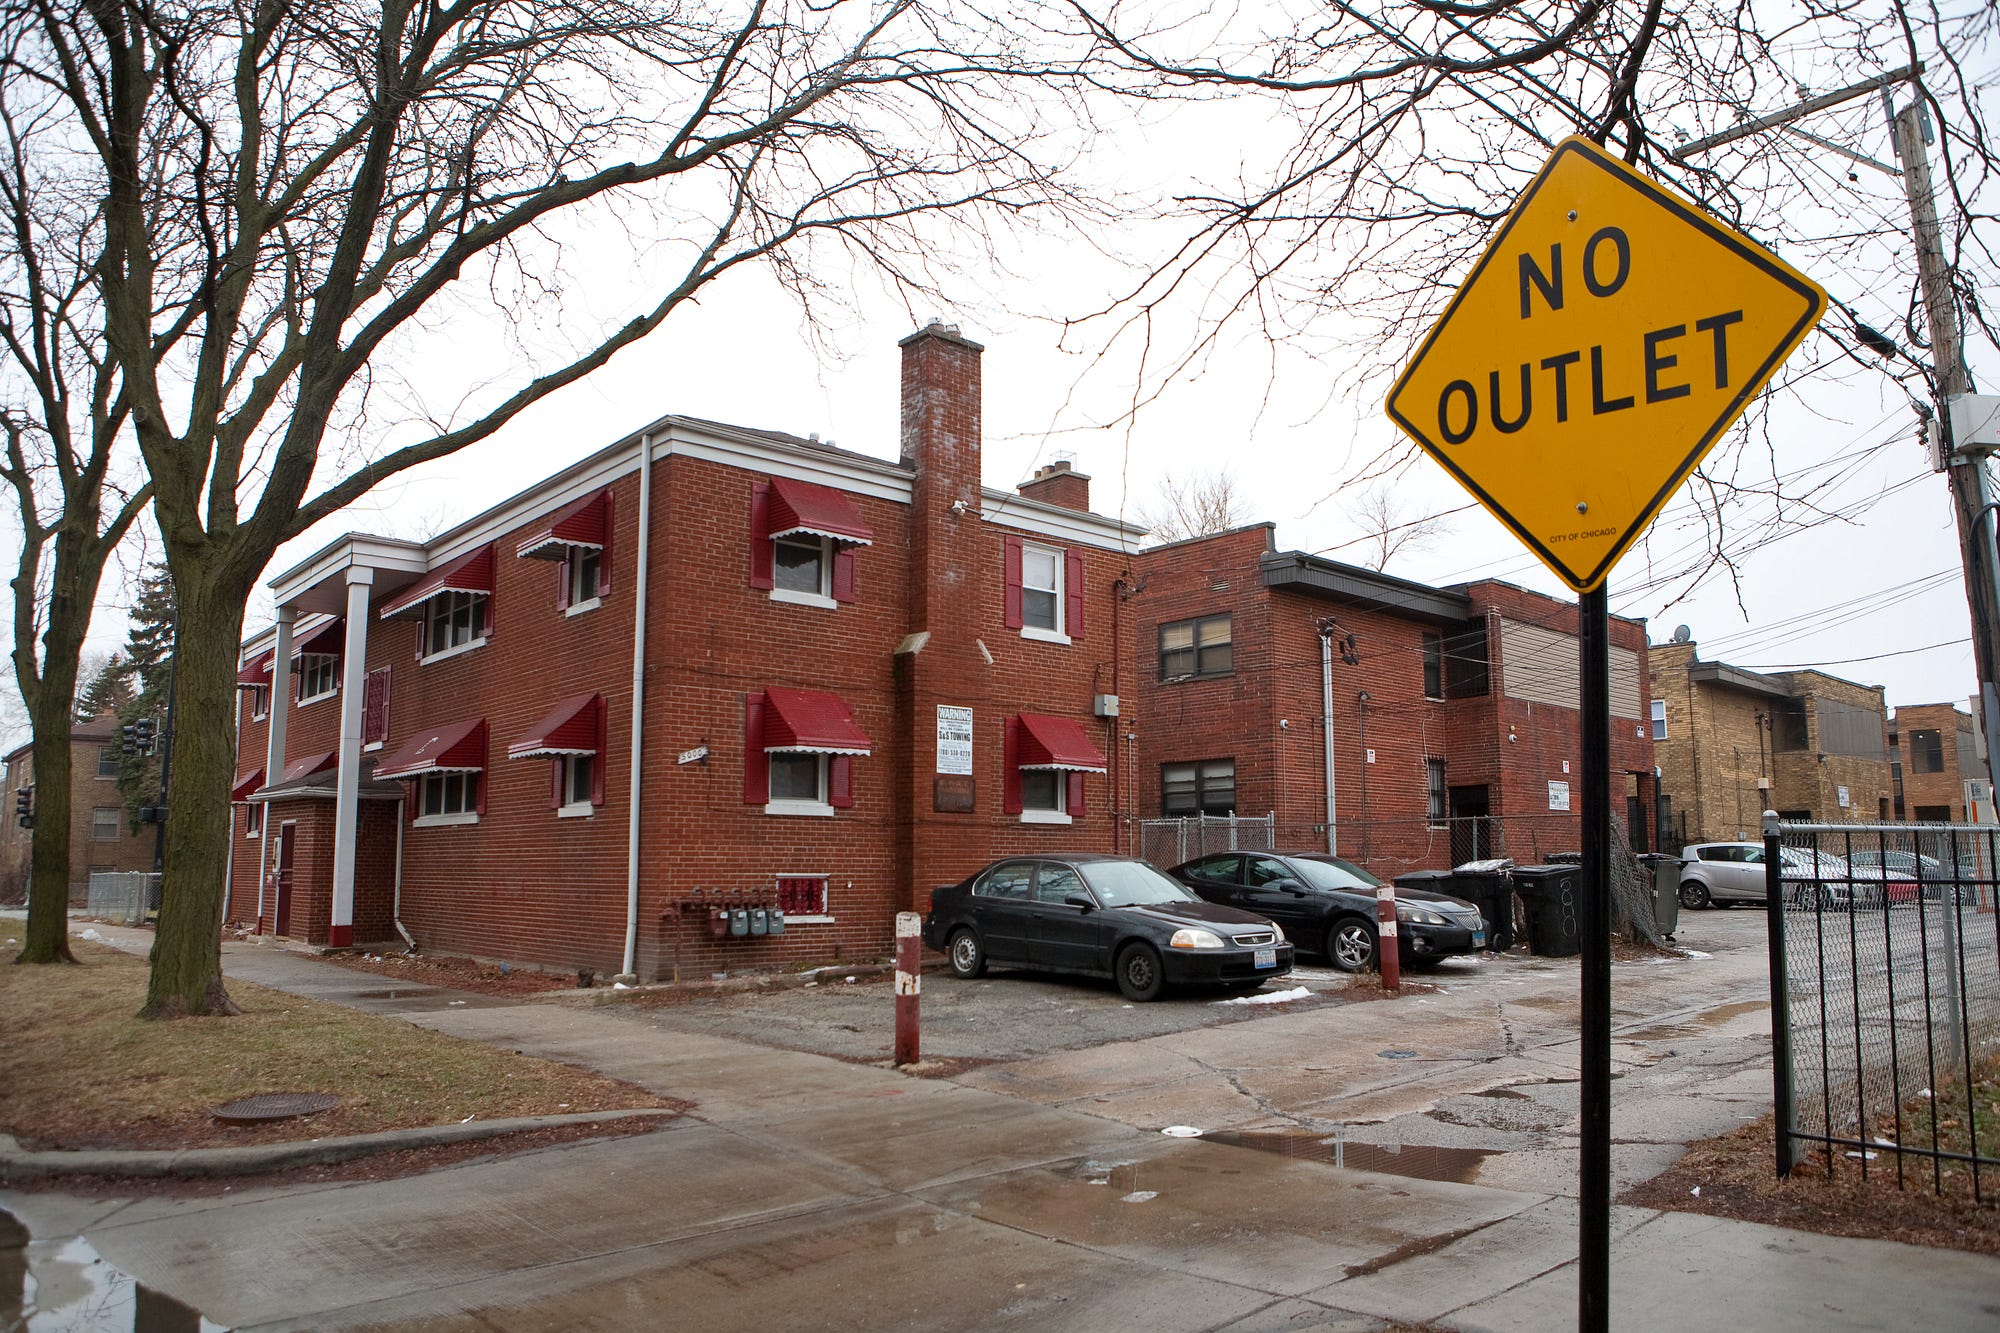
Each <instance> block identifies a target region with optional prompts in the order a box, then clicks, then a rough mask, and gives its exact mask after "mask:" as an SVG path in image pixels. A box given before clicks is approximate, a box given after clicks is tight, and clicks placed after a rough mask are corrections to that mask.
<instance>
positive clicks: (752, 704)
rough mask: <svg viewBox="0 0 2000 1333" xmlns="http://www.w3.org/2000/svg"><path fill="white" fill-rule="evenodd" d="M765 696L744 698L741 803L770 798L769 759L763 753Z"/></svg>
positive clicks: (759, 692) (758, 695)
mask: <svg viewBox="0 0 2000 1333" xmlns="http://www.w3.org/2000/svg"><path fill="white" fill-rule="evenodd" d="M764 707H765V705H764V694H763V692H762V691H761V690H760V691H757V692H756V693H753V694H746V695H744V696H743V803H744V804H745V805H762V804H764V803H765V802H766V801H768V800H770V799H771V757H770V756H769V755H767V754H765V753H764Z"/></svg>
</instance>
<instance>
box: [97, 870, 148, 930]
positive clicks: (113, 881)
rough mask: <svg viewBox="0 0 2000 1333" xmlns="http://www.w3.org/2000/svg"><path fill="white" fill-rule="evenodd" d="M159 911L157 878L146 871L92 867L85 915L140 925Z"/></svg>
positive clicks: (122, 923) (117, 922) (114, 922)
mask: <svg viewBox="0 0 2000 1333" xmlns="http://www.w3.org/2000/svg"><path fill="white" fill-rule="evenodd" d="M159 910H160V877H159V875H158V874H157V873H155V872H153V871H149V870H93V871H91V872H90V890H89V895H88V896H87V897H86V898H85V900H84V912H85V914H86V915H89V916H93V917H97V918H99V919H101V920H104V921H109V922H111V923H112V924H113V925H119V926H140V925H144V924H145V923H146V922H147V921H150V920H151V919H152V918H153V917H154V915H155V914H157V913H158V912H159Z"/></svg>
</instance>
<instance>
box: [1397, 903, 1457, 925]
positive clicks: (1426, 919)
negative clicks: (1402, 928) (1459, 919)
mask: <svg viewBox="0 0 2000 1333" xmlns="http://www.w3.org/2000/svg"><path fill="white" fill-rule="evenodd" d="M1396 919H1397V920H1398V921H1414V922H1416V923H1417V924H1418V925H1420V926H1448V925H1450V924H1451V922H1449V921H1447V920H1445V919H1444V918H1443V917H1441V916H1439V915H1438V914H1437V913H1436V912H1433V911H1432V910H1431V909H1430V908H1428V907H1411V906H1409V905H1408V904H1407V903H1397V904H1396Z"/></svg>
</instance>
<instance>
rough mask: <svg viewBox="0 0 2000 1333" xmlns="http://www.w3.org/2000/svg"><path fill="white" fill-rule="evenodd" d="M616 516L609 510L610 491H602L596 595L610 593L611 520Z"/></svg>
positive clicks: (601, 595)
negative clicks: (602, 524) (602, 502)
mask: <svg viewBox="0 0 2000 1333" xmlns="http://www.w3.org/2000/svg"><path fill="white" fill-rule="evenodd" d="M614 517H616V516H615V515H614V514H613V513H612V512H611V492H610V490H609V489H608V488H607V489H606V490H605V492H604V546H603V549H601V550H600V551H598V553H597V595H598V596H599V597H609V596H610V595H611V529H612V522H611V520H612V519H613V518H614Z"/></svg>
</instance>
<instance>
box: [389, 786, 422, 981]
mask: <svg viewBox="0 0 2000 1333" xmlns="http://www.w3.org/2000/svg"><path fill="white" fill-rule="evenodd" d="M408 799H409V797H408V796H399V797H397V798H396V902H395V905H394V906H393V907H391V908H390V909H389V915H390V916H391V918H393V919H394V921H395V923H396V933H397V934H398V935H401V936H402V937H403V943H405V944H407V945H409V946H410V952H411V953H421V952H422V950H420V949H418V948H417V937H416V936H414V935H412V934H410V932H409V931H407V930H405V929H404V928H403V822H404V821H403V816H404V814H405V813H406V812H405V811H404V809H403V803H404V802H405V801H407V800H408Z"/></svg>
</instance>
